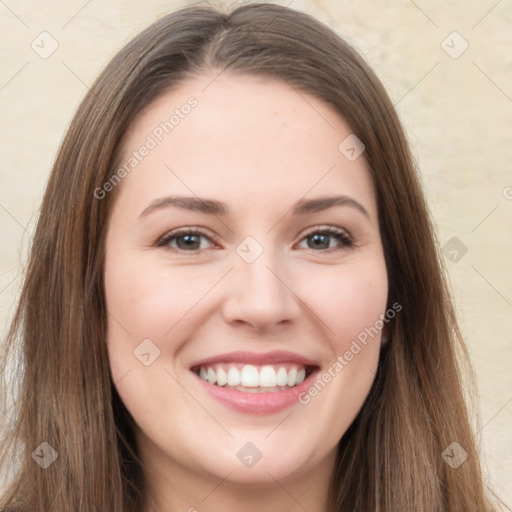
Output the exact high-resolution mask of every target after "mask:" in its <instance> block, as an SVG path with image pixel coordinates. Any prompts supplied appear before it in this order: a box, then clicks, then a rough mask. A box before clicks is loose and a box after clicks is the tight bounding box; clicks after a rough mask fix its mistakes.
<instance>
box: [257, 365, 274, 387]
mask: <svg viewBox="0 0 512 512" xmlns="http://www.w3.org/2000/svg"><path fill="white" fill-rule="evenodd" d="M276 384H277V382H276V371H275V370H274V368H272V366H268V365H267V366H264V367H263V368H262V369H261V370H260V387H262V388H273V387H275V385H276Z"/></svg>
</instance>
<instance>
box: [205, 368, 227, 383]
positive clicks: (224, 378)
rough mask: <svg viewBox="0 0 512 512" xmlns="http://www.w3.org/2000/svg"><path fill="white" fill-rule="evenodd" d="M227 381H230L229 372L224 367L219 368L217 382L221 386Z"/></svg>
mask: <svg viewBox="0 0 512 512" xmlns="http://www.w3.org/2000/svg"><path fill="white" fill-rule="evenodd" d="M208 380H210V379H208ZM227 383H228V376H227V373H226V372H225V371H224V370H223V369H222V368H219V369H218V370H217V384H218V385H219V386H225V385H226V384H227Z"/></svg>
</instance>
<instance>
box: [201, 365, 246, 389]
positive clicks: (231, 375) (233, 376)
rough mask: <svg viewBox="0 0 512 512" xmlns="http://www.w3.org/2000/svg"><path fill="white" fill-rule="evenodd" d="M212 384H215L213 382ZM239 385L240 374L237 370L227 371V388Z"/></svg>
mask: <svg viewBox="0 0 512 512" xmlns="http://www.w3.org/2000/svg"><path fill="white" fill-rule="evenodd" d="M209 380H210V379H208V381H209ZM212 384H215V383H214V382H213V383H212ZM239 385H240V372H239V371H238V369H237V368H233V367H231V368H230V369H229V371H228V386H239Z"/></svg>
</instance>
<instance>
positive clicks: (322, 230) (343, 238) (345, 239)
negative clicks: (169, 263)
mask: <svg viewBox="0 0 512 512" xmlns="http://www.w3.org/2000/svg"><path fill="white" fill-rule="evenodd" d="M315 234H321V235H330V236H332V237H334V238H336V239H337V240H338V241H339V242H340V244H339V245H338V246H335V247H330V248H328V249H321V250H319V251H315V250H314V249H311V248H308V249H309V250H310V251H313V252H320V253H333V252H338V251H342V250H343V249H350V248H353V247H355V242H354V240H353V239H352V237H351V236H350V235H349V234H348V233H347V232H346V231H344V230H342V229H338V228H334V227H332V226H317V227H313V228H310V229H308V230H307V231H306V232H305V233H304V236H303V237H302V238H301V240H300V241H301V242H302V241H303V240H305V239H306V238H308V237H309V236H311V235H315ZM185 235H198V236H204V237H205V238H207V239H209V240H211V241H213V242H215V239H214V238H213V237H211V236H208V235H207V234H206V233H204V232H203V231H201V230H200V229H198V228H180V229H178V230H175V231H171V232H169V233H167V234H166V235H164V236H163V237H162V238H160V239H159V240H158V241H157V243H156V246H157V247H165V246H168V245H169V243H170V242H171V241H172V240H174V239H176V238H179V237H180V236H185ZM171 249H172V250H173V251H176V252H179V253H182V254H183V253H185V254H188V255H191V254H198V253H199V251H201V249H192V250H190V251H187V250H185V249H180V248H178V247H172V248H171Z"/></svg>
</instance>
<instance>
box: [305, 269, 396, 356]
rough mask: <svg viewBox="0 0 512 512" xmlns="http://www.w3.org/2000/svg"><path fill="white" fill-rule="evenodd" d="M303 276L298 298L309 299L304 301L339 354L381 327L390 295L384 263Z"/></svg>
mask: <svg viewBox="0 0 512 512" xmlns="http://www.w3.org/2000/svg"><path fill="white" fill-rule="evenodd" d="M301 275H302V277H301V279H300V280H297V286H298V289H299V290H300V291H299V293H298V295H299V296H301V297H305V298H306V297H307V300H306V301H305V302H306V303H307V305H308V306H309V308H310V309H311V310H312V311H313V313H314V314H315V316H317V317H318V318H319V319H321V320H322V322H321V325H322V326H323V328H324V333H325V335H326V338H327V339H329V340H330V341H331V344H332V346H333V348H334V349H335V351H336V353H337V354H340V353H343V352H345V350H347V349H348V348H349V347H350V345H351V341H352V340H354V339H357V338H358V336H359V335H361V336H359V338H360V339H363V338H364V333H366V332H367V330H368V329H370V328H372V327H374V326H375V324H376V323H378V325H380V322H379V320H380V319H381V315H383V314H384V313H385V309H386V302H387V295H388V283H387V273H386V269H385V265H384V263H383V262H381V261H379V260H373V261H372V262H371V263H368V264H365V265H363V264H361V265H355V264H354V265H348V264H347V265H346V266H343V265H340V266H337V267H330V268H327V269H322V270H321V271H318V272H303V273H302V274H301ZM381 328H382V326H381ZM379 331H380V329H379ZM372 332H374V331H372Z"/></svg>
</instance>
